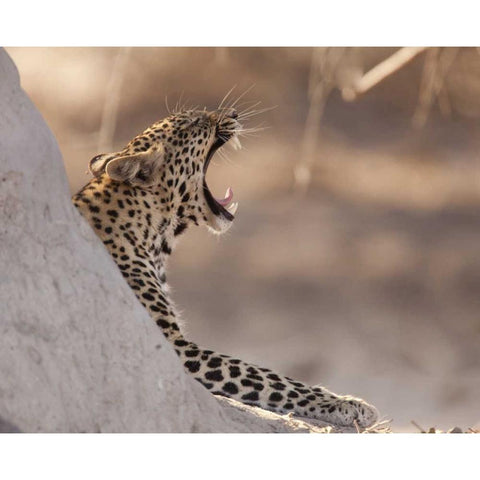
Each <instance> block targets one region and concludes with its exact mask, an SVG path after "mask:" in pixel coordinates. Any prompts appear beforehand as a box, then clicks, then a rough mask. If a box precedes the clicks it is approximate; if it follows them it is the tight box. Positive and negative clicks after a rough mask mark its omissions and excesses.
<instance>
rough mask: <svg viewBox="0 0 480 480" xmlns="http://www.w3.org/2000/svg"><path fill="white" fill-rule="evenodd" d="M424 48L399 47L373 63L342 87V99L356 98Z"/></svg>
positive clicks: (351, 99) (398, 68) (425, 48)
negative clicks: (363, 72)
mask: <svg viewBox="0 0 480 480" xmlns="http://www.w3.org/2000/svg"><path fill="white" fill-rule="evenodd" d="M425 50H427V47H403V48H400V49H399V50H397V51H396V52H395V53H394V54H392V55H390V57H388V58H387V59H385V60H383V61H382V62H380V63H379V64H377V65H375V67H373V68H372V69H371V70H369V71H368V72H367V73H366V74H365V75H363V76H362V77H361V78H360V79H358V80H357V81H356V82H354V83H353V84H352V85H349V86H348V87H345V88H343V89H342V96H343V99H344V100H346V101H349V102H351V101H353V100H356V99H357V98H358V96H359V95H362V94H363V93H365V92H367V91H368V90H370V89H372V88H373V87H374V86H375V85H377V84H379V83H380V82H381V81H382V80H384V79H385V78H387V77H389V76H390V75H392V74H393V73H395V72H396V71H398V70H400V69H401V68H402V67H404V66H405V65H406V64H407V63H408V62H410V61H411V60H413V59H414V58H415V57H416V56H417V55H419V54H420V53H422V52H423V51H425Z"/></svg>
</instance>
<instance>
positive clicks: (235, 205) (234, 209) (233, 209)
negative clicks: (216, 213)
mask: <svg viewBox="0 0 480 480" xmlns="http://www.w3.org/2000/svg"><path fill="white" fill-rule="evenodd" d="M237 209H238V202H233V203H232V204H231V205H230V206H229V207H228V208H227V210H228V211H229V212H230V213H231V214H232V215H235V213H237Z"/></svg>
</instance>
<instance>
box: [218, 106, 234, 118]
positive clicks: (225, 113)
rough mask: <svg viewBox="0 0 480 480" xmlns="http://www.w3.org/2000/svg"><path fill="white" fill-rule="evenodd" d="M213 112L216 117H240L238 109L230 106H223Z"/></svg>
mask: <svg viewBox="0 0 480 480" xmlns="http://www.w3.org/2000/svg"><path fill="white" fill-rule="evenodd" d="M212 113H213V115H214V116H215V117H216V118H226V117H228V118H233V119H236V118H238V113H237V111H236V110H235V109H234V108H230V107H228V108H221V109H219V110H215V111H214V112H212Z"/></svg>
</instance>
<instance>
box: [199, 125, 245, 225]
mask: <svg viewBox="0 0 480 480" xmlns="http://www.w3.org/2000/svg"><path fill="white" fill-rule="evenodd" d="M232 137H233V138H234V142H235V146H237V147H238V146H239V145H240V142H239V140H238V138H237V137H236V135H235V134H233V135H232V134H229V135H228V136H225V135H221V136H220V135H218V133H217V136H216V139H215V142H214V143H213V145H212V147H211V148H210V150H209V152H208V154H207V158H206V160H205V163H204V165H203V174H204V176H203V193H204V195H205V200H206V201H207V204H208V206H209V207H210V210H211V211H212V213H213V214H214V215H217V216H222V217H224V218H225V219H226V220H228V221H230V222H231V221H233V219H234V218H235V216H234V215H235V212H236V211H237V208H238V202H232V199H233V191H232V189H231V188H230V187H228V189H227V192H226V193H225V197H224V198H222V199H220V198H215V197H214V196H213V195H212V192H211V191H210V189H209V188H208V185H207V181H206V174H207V169H208V165H209V164H210V160H211V159H212V157H213V155H214V154H215V152H216V151H217V150H218V149H219V148H220V147H221V146H222V145H224V144H225V143H227V142H228V141H229V140H230V138H232Z"/></svg>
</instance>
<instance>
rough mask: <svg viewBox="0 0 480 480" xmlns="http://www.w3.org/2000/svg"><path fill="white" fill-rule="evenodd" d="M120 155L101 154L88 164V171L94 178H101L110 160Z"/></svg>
mask: <svg viewBox="0 0 480 480" xmlns="http://www.w3.org/2000/svg"><path fill="white" fill-rule="evenodd" d="M117 155H119V154H118V153H101V154H100V155H97V156H96V157H93V158H92V159H91V160H90V163H89V164H88V170H89V171H90V173H91V174H92V175H93V176H94V177H99V176H100V175H101V174H102V173H103V172H104V171H105V165H106V164H107V162H108V161H109V160H111V159H112V158H115V157H116V156H117Z"/></svg>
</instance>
